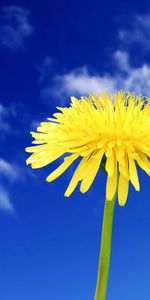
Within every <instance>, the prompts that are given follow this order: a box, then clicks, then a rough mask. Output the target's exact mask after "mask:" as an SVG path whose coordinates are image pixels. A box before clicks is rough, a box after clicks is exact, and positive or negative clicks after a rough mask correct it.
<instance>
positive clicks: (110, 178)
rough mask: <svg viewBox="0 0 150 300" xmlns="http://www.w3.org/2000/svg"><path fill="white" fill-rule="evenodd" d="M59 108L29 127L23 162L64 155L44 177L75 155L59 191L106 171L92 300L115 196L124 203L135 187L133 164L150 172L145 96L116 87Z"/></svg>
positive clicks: (149, 102) (83, 185) (102, 270)
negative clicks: (64, 185) (30, 141)
mask: <svg viewBox="0 0 150 300" xmlns="http://www.w3.org/2000/svg"><path fill="white" fill-rule="evenodd" d="M58 110H59V112H57V113H55V114H54V115H53V118H49V119H48V121H47V122H43V123H41V124H40V126H39V127H38V128H37V132H32V133H31V134H32V137H33V138H34V139H35V140H34V141H33V144H34V146H32V147H28V148H26V151H27V152H29V153H32V154H31V156H30V157H29V158H28V159H27V164H31V166H32V168H41V167H44V166H46V165H48V164H50V163H51V162H53V161H55V160H56V159H57V158H59V157H60V156H62V155H66V156H65V158H64V161H63V162H62V164H61V165H60V166H59V167H58V168H57V169H55V170H54V171H53V172H52V173H51V174H50V175H49V176H48V177H47V178H46V180H47V181H48V182H50V181H52V180H54V179H56V178H57V177H59V176H60V175H61V174H62V173H63V172H65V170H67V168H68V167H69V166H70V165H71V164H72V163H73V162H74V161H75V160H77V159H79V160H80V161H79V164H78V166H77V168H76V170H75V172H74V174H73V177H72V179H71V181H70V183H69V186H68V188H67V190H66V192H65V196H67V197H68V196H70V195H71V194H72V192H73V191H74V189H75V188H76V186H77V185H78V183H79V182H80V191H81V192H82V193H85V192H86V191H88V189H89V188H90V186H91V185H92V183H93V181H94V179H95V177H96V174H97V172H98V171H99V169H100V168H102V169H103V170H104V171H105V172H106V173H107V183H106V201H105V207H104V217H103V226H102V236H101V250H100V260H99V267H98V277H97V284H96V292H95V297H94V300H105V299H106V298H105V297H106V290H107V282H108V272H109V263H110V252H111V237H112V225H113V214H114V205H115V198H116V196H117V195H118V201H119V204H120V205H121V206H124V205H125V203H126V200H127V196H128V188H129V182H131V183H132V185H133V186H134V188H135V190H137V191H139V190H140V184H139V178H138V172H137V170H138V167H141V168H142V169H143V170H144V171H145V172H146V173H147V174H148V175H150V161H149V158H150V99H149V98H145V97H142V96H140V95H136V94H134V93H125V92H123V91H118V92H116V93H114V94H113V95H108V94H107V92H106V91H104V92H103V94H101V95H89V96H87V97H81V99H76V98H74V97H72V98H71V105H70V107H65V108H61V107H58Z"/></svg>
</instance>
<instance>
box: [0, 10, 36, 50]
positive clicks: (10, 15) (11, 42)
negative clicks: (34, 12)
mask: <svg viewBox="0 0 150 300" xmlns="http://www.w3.org/2000/svg"><path fill="white" fill-rule="evenodd" d="M0 21H1V28H0V44H1V45H2V46H5V47H7V48H9V49H11V50H18V49H20V48H22V47H23V46H24V41H25V39H26V38H27V37H29V36H30V35H31V33H32V32H33V26H32V25H31V24H30V22H29V12H28V11H27V10H25V9H23V8H22V7H19V6H14V5H12V6H4V7H3V8H2V13H1V16H0Z"/></svg>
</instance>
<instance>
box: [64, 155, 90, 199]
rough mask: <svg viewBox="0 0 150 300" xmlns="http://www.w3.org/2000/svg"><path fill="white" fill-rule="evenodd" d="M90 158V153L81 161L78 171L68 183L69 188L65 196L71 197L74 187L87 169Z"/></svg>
mask: <svg viewBox="0 0 150 300" xmlns="http://www.w3.org/2000/svg"><path fill="white" fill-rule="evenodd" d="M88 158H89V155H88V156H86V157H83V158H82V160H81V162H80V163H79V165H78V167H77V169H76V171H75V172H74V174H73V177H72V179H71V181H70V183H69V185H68V188H67V190H66V192H65V196H66V197H69V196H70V195H71V194H72V192H73V191H74V189H75V188H76V186H77V184H78V182H79V181H80V180H81V179H82V177H83V174H84V172H85V171H86V162H87V160H88Z"/></svg>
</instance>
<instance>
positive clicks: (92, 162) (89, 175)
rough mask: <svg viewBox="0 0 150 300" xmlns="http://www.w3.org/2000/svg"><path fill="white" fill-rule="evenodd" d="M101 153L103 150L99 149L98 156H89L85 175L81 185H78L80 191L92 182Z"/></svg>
mask: <svg viewBox="0 0 150 300" xmlns="http://www.w3.org/2000/svg"><path fill="white" fill-rule="evenodd" d="M103 154H104V150H101V151H100V152H99V157H96V158H95V157H94V158H93V157H91V158H90V159H89V164H88V166H87V171H86V174H85V176H84V178H83V180H82V183H81V187H80V191H81V192H82V193H85V192H86V191H87V190H88V189H89V188H90V186H91V185H92V183H93V181H94V179H95V177H96V174H97V172H98V170H99V167H100V163H101V160H102V157H103Z"/></svg>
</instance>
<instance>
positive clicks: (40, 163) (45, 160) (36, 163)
mask: <svg viewBox="0 0 150 300" xmlns="http://www.w3.org/2000/svg"><path fill="white" fill-rule="evenodd" d="M63 154H64V151H57V152H53V153H51V154H50V155H48V154H47V153H46V154H45V155H41V157H42V158H41V157H39V159H38V158H37V159H35V158H34V159H33V162H32V165H31V166H32V168H33V169H37V168H42V167H44V166H46V165H48V164H50V163H51V162H53V161H54V160H56V159H57V158H59V157H60V156H61V155H63ZM27 163H30V157H29V159H28V162H27Z"/></svg>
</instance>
